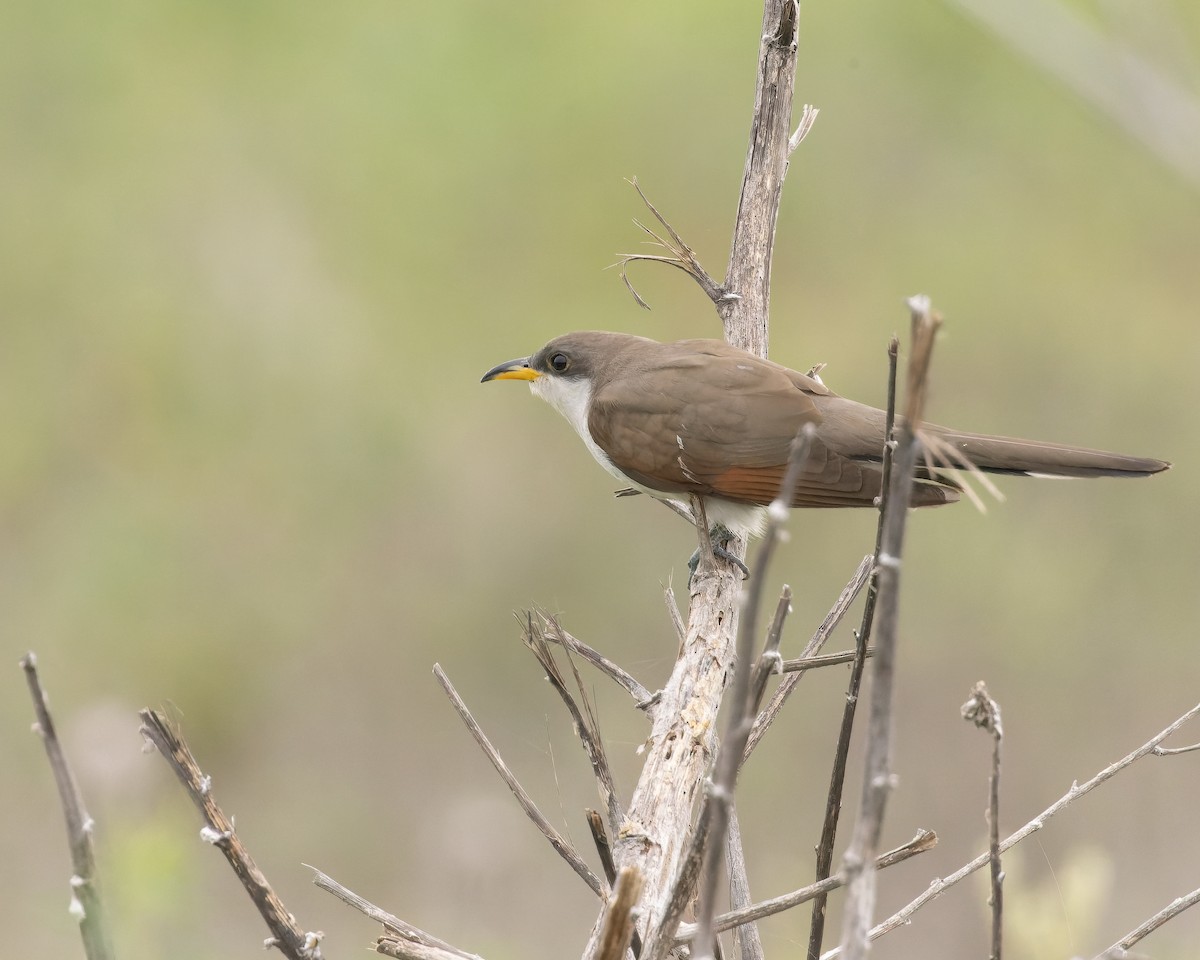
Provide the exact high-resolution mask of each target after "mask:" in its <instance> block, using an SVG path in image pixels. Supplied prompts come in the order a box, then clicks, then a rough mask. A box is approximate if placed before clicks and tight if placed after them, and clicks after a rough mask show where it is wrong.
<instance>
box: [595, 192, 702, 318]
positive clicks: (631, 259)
mask: <svg viewBox="0 0 1200 960" xmlns="http://www.w3.org/2000/svg"><path fill="white" fill-rule="evenodd" d="M629 184H630V185H631V186H632V187H633V189H634V190H636V191H637V194H638V196H639V197H641V198H642V203H644V204H645V205H646V209H648V210H649V211H650V213H652V214H653V215H654V219H655V220H657V221H658V222H659V223H660V224H661V225H662V228H663V229H664V230H665V231H666V232H667V236H666V237H664V236H662V235H661V234H659V233H657V232H655V231H654V230H652V229H651V228H650V227H648V226H646V225H645V224H644V223H642V222H641V221H640V220H637V219H635V220H634V221H633V222H634V223H635V224H637V226H638V228H639V229H641V230H642V231H643V232H644V233H647V234H649V235H650V237H651V239H652V242H653V243H654V245H655V246H657V247H660V248H662V249H663V250H666V251H667V254H669V255H663V254H651V253H622V254H618V256H619V258H620V259H619V260H617V263H616V266H617V267H618V268H619V269H620V273H621V281H622V282H623V283H624V284H625V287H626V289H627V290H628V291H629V292H630V293H631V294H632V295H633V299H634V300H636V301H637V305H638V306H639V307H642V308H643V309H645V310H649V309H650V304H648V303H647V302H646V301H645V300H644V299H642V296H641V294H639V293H638V292H637V290H636V289H634V286H633V283H632V281H630V279H629V265H630V264H631V263H636V262H638V261H643V260H644V261H651V262H654V263H665V264H666V265H667V266H670V267H675V268H676V269H677V270H682V271H683V272H684V273H686V274H687V275H688V276H689V277H691V278H692V279H693V280H695V281H696V283H698V284H699V285H700V289H701V290H703V291H704V294H705V296H707V297H708V298H709V299H710V300H712V302H713V303H720V302H721V300H722V299H723V298H724V296H725V291H724V290H722V289H721V287H720V285H719V284H718V283H717V282H716V281H715V280H714V279H713V278H712V277H710V276H709V275H708V271H706V270H705V269H704V267H703V266H701V264H700V260H699V258H698V257H697V256H696V253H695V251H694V250H692V248H691V247H689V246H688V245H687V243H686V242H685V241H684V239H683V237H681V236H680V235H679V232H678V231H677V230H676V229H675V228H674V227H673V226H671V224H670V223H669V222H668V221H667V219H666V217H664V216H663V215H662V214H661V213H659V212H658V208H657V207H656V206H654V204H653V203H651V202H650V198H649V197H647V196H646V194H645V193H644V192H643V191H642V186H641V184H640V183H638V180H637V177H634V178H632V179H631V180H630V181H629Z"/></svg>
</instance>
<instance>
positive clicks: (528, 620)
mask: <svg viewBox="0 0 1200 960" xmlns="http://www.w3.org/2000/svg"><path fill="white" fill-rule="evenodd" d="M524 627H525V630H524V636H523V637H522V639H523V640H524V642H525V646H526V647H527V648H528V649H529V650H530V652H531V653H533V655H534V657H535V658H536V659H537V661H538V664H539V665H540V666H541V668H542V669H543V670H544V671H545V672H546V679H547V680H549V681H550V685H551V686H552V687H553V688H554V690H555V692H556V693H557V694H558V695H559V697H560V698H561V699H562V701H563V704H564V705H565V706H566V708H567V712H568V713H569V714H570V715H571V722H572V727H573V729H574V730H575V735H576V736H577V737H579V742H580V744H581V745H582V746H583V750H584V753H586V754H587V758H588V762H589V763H590V764H591V765H592V772H593V773H594V774H595V777H596V789H597V790H598V791H599V792H600V800H601V802H602V803H603V804H604V809H605V811H606V813H607V814H608V828H609V829H610V830H611V831H613V832H614V833H615V832H616V831H618V830H620V829H621V819H622V813H621V805H620V803H619V801H618V800H617V787H616V784H615V783H614V782H613V775H612V767H610V766H609V763H608V755H607V754H606V753H605V751H604V738H603V737H602V736H601V734H600V721H599V720H598V719H597V717H596V711H595V709H594V708H593V706H592V700H591V697H589V696H588V694H587V690H586V688H585V687H584V685H583V678H582V677H581V676H580V675H579V670H578V668H577V667H576V666H575V661H574V659H573V658H572V657H571V650H570V647H569V646H568V645H567V644H566V643H565V642H564V641H563V640H562V637H561V629H560V628H559V626H558V621H557V620H555V619H554V618H553V617H549V618H548V627H549V630H548V631H544V630H537V629H535V627H534V623H533V615H532V614H526V616H525V623H524ZM547 632H549V633H551V634H558V635H559V638H558V639H559V642H560V644H561V645H562V649H563V652H564V653H565V654H566V657H567V664H568V665H569V666H570V668H571V675H572V677H573V678H574V680H575V689H576V691H577V692H578V697H576V696H573V695H572V694H571V691H570V690H568V689H567V683H566V679H565V678H564V677H563V674H562V671H561V670H559V667H558V661H557V660H555V658H554V654H553V652H552V651H551V649H550V645H549V644H548V643H547V642H546V641H547V637H546V634H547Z"/></svg>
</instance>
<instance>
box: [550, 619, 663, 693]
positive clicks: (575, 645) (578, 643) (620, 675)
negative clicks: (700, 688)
mask: <svg viewBox="0 0 1200 960" xmlns="http://www.w3.org/2000/svg"><path fill="white" fill-rule="evenodd" d="M537 614H538V619H540V620H541V622H542V636H543V637H545V639H546V640H548V641H550V642H551V643H558V644H561V645H562V646H563V647H564V648H565V649H568V650H570V651H572V652H574V653H577V654H579V655H580V656H581V657H583V659H584V660H586V661H587V662H588V663H590V664H591V665H592V666H594V667H595V668H596V669H597V670H599V671H600V672H601V673H603V674H606V675H607V676H609V677H611V678H612V679H613V680H615V681H616V682H617V683H619V684H620V685H621V686H622V687H624V688H625V689H626V690H628V691H629V695H630V696H631V697H633V699H634V701H635V702H636V703H637V706H638V709H639V710H644V709H646V708H647V707H648V706H650V705H651V704H652V703H653V699H654V694H652V693H651V692H650V691H649V690H647V689H646V688H645V687H643V686H642V685H641V684H640V683H639V682H638V680H637V678H636V677H634V676H633V675H632V674H631V673H629V672H627V671H626V670H624V669H622V668H621V666H620V665H619V664H617V663H614V662H613V661H612V660H610V659H608V657H606V656H604V654H602V653H600V652H599V651H597V650H595V649H593V648H592V647H589V646H588V645H587V644H586V643H584V642H583V641H582V640H580V639H579V638H578V637H576V636H573V635H572V634H570V633H568V632H567V631H566V630H564V629H563V628H562V625H561V624H560V623H559V622H558V620H557V619H555V618H554V617H552V616H550V615H549V614H548V613H546V612H544V611H542V610H539V611H537ZM552 624H553V627H552V626H551V625H552Z"/></svg>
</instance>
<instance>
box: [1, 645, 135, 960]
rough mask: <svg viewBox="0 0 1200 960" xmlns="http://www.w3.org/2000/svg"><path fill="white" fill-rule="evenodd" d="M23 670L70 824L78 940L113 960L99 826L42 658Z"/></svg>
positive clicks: (24, 662)
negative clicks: (59, 726) (61, 733)
mask: <svg viewBox="0 0 1200 960" xmlns="http://www.w3.org/2000/svg"><path fill="white" fill-rule="evenodd" d="M21 669H22V670H24V671H25V682H26V684H28V686H29V695H30V696H31V697H32V698H33V712H34V716H35V717H37V720H36V721H35V722H34V724H33V731H34V733H37V734H39V735H40V736H41V738H42V746H44V747H45V748H46V759H47V760H49V761H50V772H51V773H53V774H54V782H55V784H57V786H58V800H59V803H60V804H61V806H62V811H63V818H64V819H65V820H66V824H67V844H68V846H69V847H70V848H71V870H72V873H71V904H70V906H69V907H68V912H69V913H70V915H71V916H72V917H74V918H75V919H76V920H77V921H78V922H79V935H80V936H81V937H82V938H83V951H84V954H85V955H86V956H87V958H88V960H110V958H111V957H112V956H113V950H112V943H111V941H110V940H109V936H108V927H107V925H106V923H105V921H104V910H103V904H102V902H101V899H100V888H99V881H98V879H97V877H96V852H95V847H94V845H93V843H92V831H93V829H94V827H95V821H93V820H92V818H91V817H90V816H88V812H87V809H86V808H85V807H84V805H83V794H82V793H81V792H80V790H79V784H78V783H77V782H76V780H75V774H74V773H73V772H72V771H71V766H70V764H69V763H68V762H67V755H66V753H65V752H64V750H63V748H62V744H61V743H60V742H59V740H58V733H57V731H56V730H55V728H54V719H53V718H52V717H51V716H50V707H49V706H48V704H47V702H46V691H45V690H43V689H42V682H41V680H40V679H39V678H38V672H37V657H36V656H35V655H34V653H33V652H32V651H30V652H29V653H27V654H25V656H23V657H22V658H21Z"/></svg>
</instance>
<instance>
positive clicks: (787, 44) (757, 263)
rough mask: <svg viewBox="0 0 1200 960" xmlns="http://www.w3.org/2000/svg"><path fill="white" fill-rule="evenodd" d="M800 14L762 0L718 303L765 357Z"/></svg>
mask: <svg viewBox="0 0 1200 960" xmlns="http://www.w3.org/2000/svg"><path fill="white" fill-rule="evenodd" d="M799 19H800V4H799V3H798V2H797V0H766V2H765V3H764V4H763V23H762V39H761V42H760V46H759V59H758V79H757V82H756V83H755V89H754V118H753V120H752V121H751V125H750V146H749V149H748V150H747V151H746V167H745V170H744V172H743V175H742V192H741V195H740V196H739V197H738V211H737V221H736V223H735V224H734V228H733V243H732V244H731V245H730V250H729V267H728V269H727V270H726V273H725V287H724V289H725V296H724V297H723V298H722V299H721V300H720V301H719V302H718V303H717V312H718V313H720V314H721V319H722V320H723V321H724V322H725V339H726V340H728V341H729V342H730V343H732V344H733V345H734V346H737V347H741V348H742V349H743V350H749V351H750V352H751V353H753V354H756V355H758V356H760V357H765V356H766V355H767V344H768V339H769V337H768V334H769V326H770V296H771V254H772V248H773V247H774V244H775V224H776V222H777V221H778V218H779V201H780V198H781V196H782V195H783V178H784V176H785V175H786V174H787V165H788V153H789V150H788V137H789V135H790V134H791V125H792V97H793V91H794V90H795V85H796V49H797V43H798V40H799Z"/></svg>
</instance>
